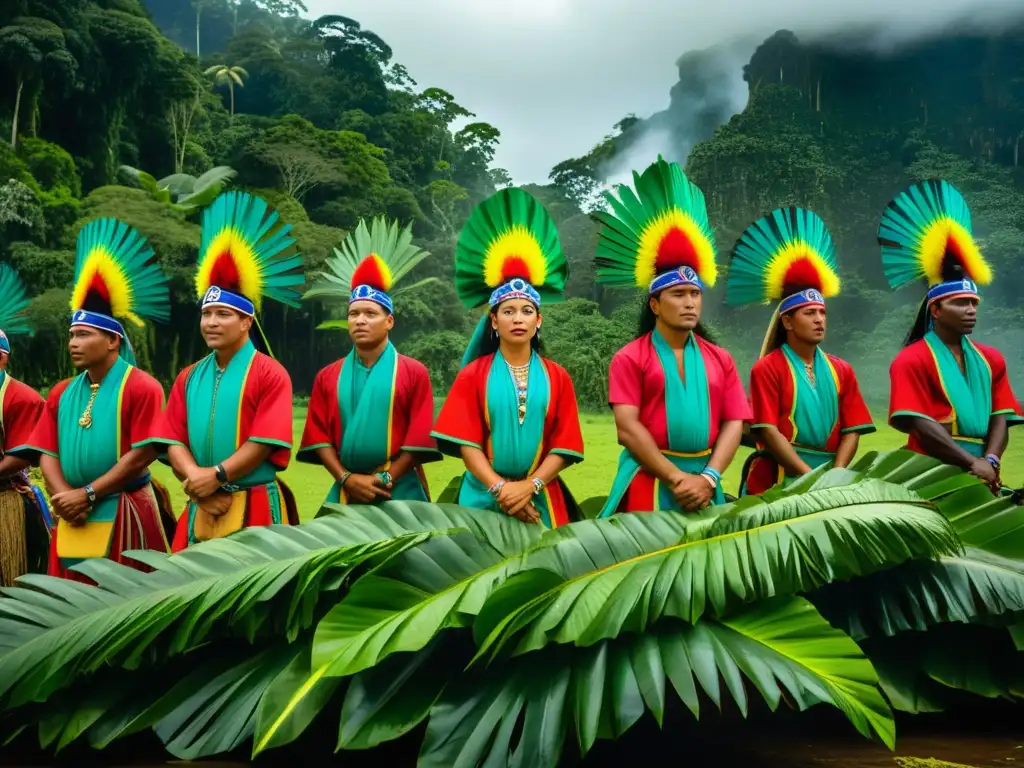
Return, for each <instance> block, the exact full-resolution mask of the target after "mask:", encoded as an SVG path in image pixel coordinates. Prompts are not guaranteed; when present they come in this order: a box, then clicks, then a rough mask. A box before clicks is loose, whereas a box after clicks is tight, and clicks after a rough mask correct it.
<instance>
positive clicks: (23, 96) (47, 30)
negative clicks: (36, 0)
mask: <svg viewBox="0 0 1024 768" xmlns="http://www.w3.org/2000/svg"><path fill="white" fill-rule="evenodd" d="M0 58H2V59H3V60H4V62H5V63H6V64H7V66H8V67H10V69H11V70H13V71H14V73H15V78H16V81H15V88H16V89H17V92H16V95H15V99H14V119H13V120H12V124H11V146H12V147H13V146H15V145H16V144H17V143H18V122H19V120H20V117H21V108H22V104H23V103H24V102H25V101H26V100H27V101H28V102H29V104H30V109H31V118H30V119H31V121H32V126H33V128H34V127H35V115H36V100H37V99H38V96H39V92H40V90H41V89H42V87H43V85H42V84H43V81H44V78H45V79H51V80H58V81H59V80H68V79H71V78H72V77H73V76H74V74H75V70H76V69H77V68H78V62H77V61H76V60H75V57H74V56H72V55H71V53H70V52H69V51H68V49H67V43H66V40H65V38H64V32H63V31H61V28H60V27H59V26H57V25H56V24H54V23H53V22H52V21H48V20H47V19H41V18H38V17H35V16H22V17H20V18H17V19H15V20H14V21H13V22H12V23H10V24H8V25H6V26H3V27H0ZM33 133H34V130H33Z"/></svg>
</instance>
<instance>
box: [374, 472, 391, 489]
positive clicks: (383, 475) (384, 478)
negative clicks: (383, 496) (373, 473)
mask: <svg viewBox="0 0 1024 768" xmlns="http://www.w3.org/2000/svg"><path fill="white" fill-rule="evenodd" d="M377 477H379V478H380V483H381V485H384V486H388V485H391V473H390V472H388V471H387V470H386V469H385V470H384V471H383V472H378V473H377Z"/></svg>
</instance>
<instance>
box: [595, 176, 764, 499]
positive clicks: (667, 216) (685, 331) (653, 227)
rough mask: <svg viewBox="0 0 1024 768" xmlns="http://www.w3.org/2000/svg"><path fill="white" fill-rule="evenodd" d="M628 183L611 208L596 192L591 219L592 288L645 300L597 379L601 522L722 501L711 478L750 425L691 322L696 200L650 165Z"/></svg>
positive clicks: (695, 295)
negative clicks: (607, 434) (604, 477)
mask: <svg viewBox="0 0 1024 768" xmlns="http://www.w3.org/2000/svg"><path fill="white" fill-rule="evenodd" d="M634 185H635V186H636V192H635V193H634V192H633V190H632V189H630V188H629V187H628V186H625V185H620V186H619V187H617V191H618V194H619V197H620V199H621V201H620V199H616V198H615V197H614V195H612V194H610V193H609V194H607V195H606V196H607V198H608V201H609V204H610V206H611V210H612V211H613V213H612V214H608V213H603V212H602V213H598V214H595V216H596V217H597V218H598V219H599V220H600V221H601V223H602V224H603V225H604V226H603V228H602V230H601V233H600V235H599V239H598V249H597V260H596V261H597V280H598V282H600V283H603V284H605V285H609V286H630V287H640V288H643V289H645V290H646V292H647V299H646V301H645V302H644V305H643V308H642V310H641V318H640V334H639V337H638V338H637V339H636V340H635V341H632V342H630V343H629V344H627V345H626V346H625V347H623V348H622V349H621V350H619V351H618V352H617V353H616V354H615V356H614V358H612V362H611V367H610V371H609V382H608V402H609V404H610V405H611V407H612V411H613V413H614V414H615V425H616V429H617V432H618V439H619V444H620V445H622V447H623V451H622V453H621V454H620V456H619V466H618V470H617V473H616V476H615V480H614V482H613V484H612V489H611V492H610V493H609V496H608V501H607V503H606V504H605V506H604V508H603V509H602V510H601V513H600V515H601V516H602V517H607V516H609V515H612V514H614V513H616V512H649V511H655V510H675V511H689V512H692V511H697V510H700V509H703V508H705V507H707V506H708V505H710V504H720V503H723V502H724V500H725V495H724V490H723V488H722V482H721V481H722V474H723V473H724V472H725V470H726V469H727V468H728V466H729V464H730V462H731V461H732V459H733V457H734V456H735V454H736V449H737V448H738V447H739V444H740V438H741V437H742V434H743V422H744V421H746V420H747V419H749V418H750V404H749V403H748V401H747V397H746V393H745V392H744V390H743V384H742V383H741V382H740V379H739V376H738V375H737V373H736V365H735V363H734V362H733V359H732V356H731V355H730V354H729V353H728V352H727V351H725V350H724V349H722V348H721V347H718V346H715V345H714V344H712V343H711V342H710V341H708V340H707V334H706V333H705V332H704V330H703V327H702V326H701V324H700V317H701V309H702V305H703V297H704V287H705V286H711V285H713V284H714V281H715V277H716V274H717V267H716V265H715V248H714V237H713V234H712V232H711V228H710V225H709V224H708V217H707V209H706V207H705V204H704V195H703V193H702V192H701V191H700V189H698V188H697V187H696V186H695V185H694V184H693V183H692V182H690V180H689V179H687V178H686V176H685V175H684V173H683V171H682V169H681V168H680V167H679V166H678V165H676V164H675V163H666V162H665V161H664V160H662V159H661V158H659V159H658V161H657V162H656V163H654V164H653V165H651V166H650V167H649V168H648V169H647V170H646V171H644V173H643V174H642V175H640V174H634Z"/></svg>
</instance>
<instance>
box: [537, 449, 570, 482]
mask: <svg viewBox="0 0 1024 768" xmlns="http://www.w3.org/2000/svg"><path fill="white" fill-rule="evenodd" d="M568 465H569V462H568V461H566V459H565V457H564V456H559V455H558V454H557V453H549V454H548V456H547V458H546V459H544V461H542V462H541V463H540V466H539V467H537V471H536V472H534V473H533V477H539V478H540V479H541V480H543V481H544V485H551V483H553V482H554V481H555V480H556V479H557V478H558V476H559V475H560V474H561V472H562V470H563V469H565V468H566V467H567V466H568Z"/></svg>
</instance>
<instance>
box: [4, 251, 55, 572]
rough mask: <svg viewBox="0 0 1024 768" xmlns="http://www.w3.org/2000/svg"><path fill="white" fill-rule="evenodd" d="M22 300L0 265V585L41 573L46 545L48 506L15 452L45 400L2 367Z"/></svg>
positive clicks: (24, 325)
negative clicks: (24, 575)
mask: <svg viewBox="0 0 1024 768" xmlns="http://www.w3.org/2000/svg"><path fill="white" fill-rule="evenodd" d="M28 303H29V298H28V293H27V292H26V290H25V285H24V283H22V281H21V278H20V277H19V276H18V273H17V272H15V271H14V270H13V269H12V268H11V267H9V266H8V265H7V264H0V586H5V587H9V586H11V585H12V584H13V583H14V580H15V579H16V578H18V577H19V576H21V575H23V574H26V573H46V564H47V554H48V553H49V549H50V521H49V509H48V508H47V507H46V506H45V501H44V499H43V495H42V494H41V493H38V494H37V490H38V489H36V488H35V486H33V485H32V483H31V481H30V480H29V476H28V467H29V463H28V461H26V460H25V459H24V458H22V457H20V456H17V455H15V454H16V452H17V451H18V449H19V448H22V447H23V446H24V445H25V444H26V443H28V441H29V438H30V437H31V435H32V430H33V429H34V428H35V426H36V422H38V421H39V419H40V417H41V416H42V413H43V407H44V405H45V402H46V401H45V400H43V398H42V396H41V395H40V394H39V393H38V392H36V391H35V390H34V389H32V387H30V386H28V385H27V384H23V383H22V382H20V381H18V380H17V379H15V378H14V377H13V376H11V374H10V373H9V372H8V370H7V363H8V361H9V360H10V357H11V342H10V339H9V338H8V337H10V336H20V335H23V334H24V335H28V334H31V333H32V326H31V325H30V324H29V321H28V317H27V316H26V311H25V310H26V308H27V307H28ZM12 451H14V452H15V453H12Z"/></svg>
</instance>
